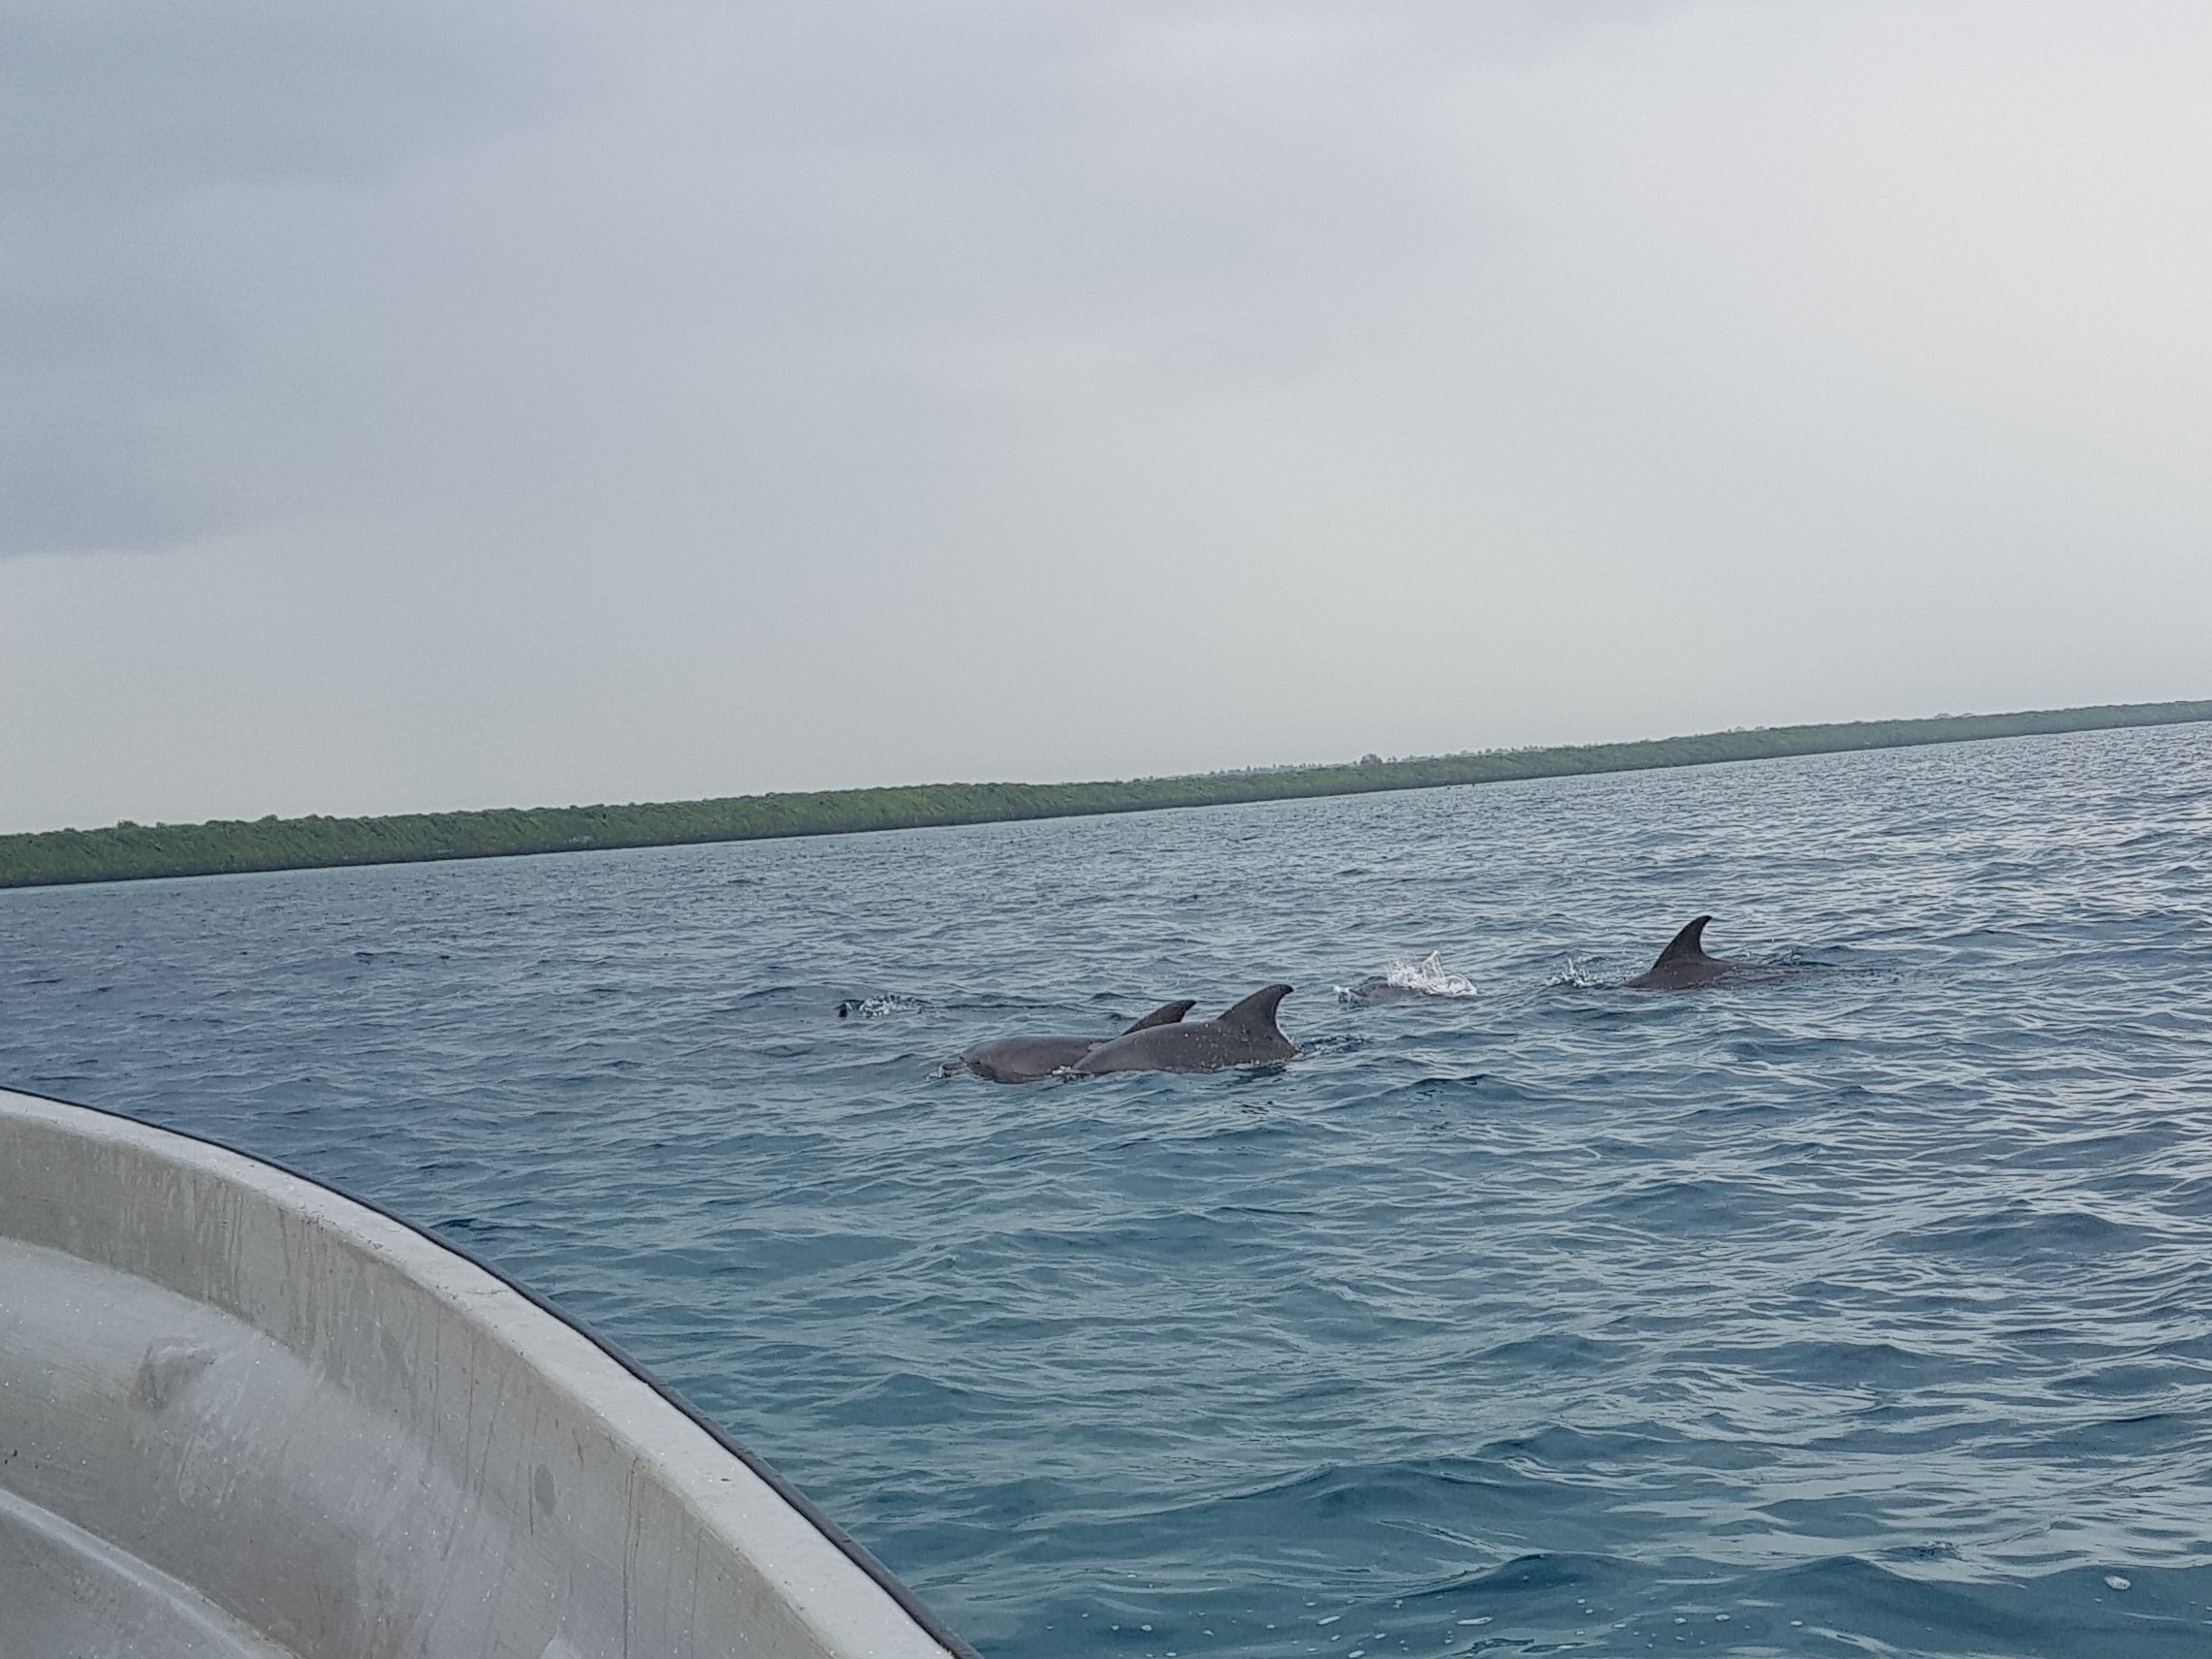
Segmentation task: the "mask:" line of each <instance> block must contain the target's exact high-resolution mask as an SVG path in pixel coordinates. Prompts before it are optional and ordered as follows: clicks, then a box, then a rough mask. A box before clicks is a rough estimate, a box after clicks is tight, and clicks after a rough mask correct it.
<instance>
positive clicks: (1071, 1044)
mask: <svg viewBox="0 0 2212 1659" xmlns="http://www.w3.org/2000/svg"><path fill="white" fill-rule="evenodd" d="M1196 1006H1197V1003H1196V1002H1195V1001H1188V1002H1181V1003H1162V1004H1161V1005H1159V1006H1158V1007H1156V1008H1154V1009H1153V1011H1152V1012H1151V1013H1149V1014H1147V1015H1145V1017H1144V1018H1143V1019H1141V1020H1139V1021H1137V1023H1136V1024H1135V1025H1133V1026H1131V1027H1129V1028H1128V1030H1127V1031H1124V1032H1122V1034H1121V1037H1127V1036H1129V1035H1130V1033H1131V1032H1140V1031H1151V1030H1153V1029H1154V1028H1155V1027H1158V1026H1169V1025H1174V1024H1175V1023H1176V1022H1177V1021H1179V1020H1181V1019H1182V1018H1183V1016H1184V1015H1185V1014H1186V1013H1188V1012H1189V1011H1190V1010H1191V1009H1192V1008H1195V1007H1196ZM1121 1037H1112V1038H1109V1037H1000V1038H998V1039H997V1041H995V1042H979V1043H977V1044H976V1045H975V1046H974V1047H973V1048H971V1049H969V1050H967V1052H966V1053H964V1054H963V1055H962V1056H961V1057H960V1058H959V1059H958V1060H951V1061H947V1062H946V1063H945V1064H944V1065H943V1066H940V1067H938V1068H937V1075H938V1076H940V1077H953V1076H957V1075H959V1074H960V1073H961V1072H963V1071H966V1072H970V1073H972V1074H973V1075H975V1076H977V1077H984V1078H988V1079H989V1080H990V1081H992V1082H994V1083H1034V1082H1036V1081H1037V1080H1038V1079H1039V1078H1041V1077H1050V1076H1051V1075H1052V1074H1053V1073H1054V1072H1055V1071H1062V1070H1065V1069H1067V1068H1068V1067H1070V1066H1073V1065H1074V1064H1075V1063H1076V1062H1077V1061H1078V1060H1081V1059H1082V1058H1083V1057H1084V1056H1085V1055H1087V1054H1089V1053H1090V1051H1091V1050H1092V1049H1094V1048H1096V1047H1098V1046H1099V1045H1100V1044H1101V1043H1104V1042H1108V1041H1119V1040H1121Z"/></svg>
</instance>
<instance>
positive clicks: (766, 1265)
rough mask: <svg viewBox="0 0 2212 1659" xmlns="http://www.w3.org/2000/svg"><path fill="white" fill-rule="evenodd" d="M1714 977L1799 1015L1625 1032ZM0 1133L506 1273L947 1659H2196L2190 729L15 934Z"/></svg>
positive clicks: (1035, 830) (98, 921) (1682, 1018)
mask: <svg viewBox="0 0 2212 1659" xmlns="http://www.w3.org/2000/svg"><path fill="white" fill-rule="evenodd" d="M1708 910H1709V911H1712V912H1713V913H1714V914H1715V915H1716V916H1717V918H1718V919H1717V920H1716V921H1715V922H1714V923H1713V925H1712V928H1711V930H1710V932H1709V934H1708V940H1707V941H1708V944H1709V946H1710V947H1711V948H1713V949H1714V950H1715V951H1716V952H1718V953H1720V954H1722V955H1726V956H1732V957H1738V958H1743V959H1748V960H1753V961H1762V962H1770V963H1778V964H1784V965H1787V966H1789V967H1791V968H1792V969H1793V970H1794V972H1791V973H1787V974H1785V975H1782V976H1779V977H1777V978H1774V979H1772V980H1771V981H1764V982H1760V983H1756V984H1751V985H1745V986H1741V987H1737V988H1732V989H1722V990H1714V991H1704V992H1696V993H1684V994H1673V995H1666V994H1650V993H1637V992H1631V991H1627V990H1624V989H1621V988H1620V983H1621V981H1622V980H1623V979H1625V978H1627V977H1628V976H1630V975H1632V974H1634V973H1638V972H1640V971H1641V970H1642V969H1643V968H1644V967H1645V966H1646V965H1648V963H1649V962H1650V960H1651V958H1652V956H1653V955H1654V953H1656V951H1657V950H1658V948H1659V945H1660V944H1661V943H1663V942H1664V941H1665V940H1666V939H1667V937H1668V936H1669V935H1671V934H1672V933H1673V932H1674V930H1675V929H1676V928H1677V927H1678V926H1679V925H1680V924H1681V923H1682V922H1683V921H1684V920H1686V919H1688V918H1689V917H1690V916H1691V915H1692V914H1695V913H1698V912H1700V911H1708ZM1432 957H1433V958H1434V960H1433V961H1432V960H1430V959H1431V958H1432ZM1393 968H1396V969H1398V970H1399V971H1400V973H1399V976H1400V979H1401V982H1406V983H1413V982H1422V981H1426V982H1429V983H1432V984H1434V985H1436V986H1437V987H1438V988H1440V989H1443V990H1446V991H1448V992H1451V993H1454V994H1448V995H1438V996H1434V997H1428V998H1423V999H1420V1000H1417V1001H1413V1002H1406V1003H1391V1004H1383V1005H1363V1004H1357V1003H1351V1002H1345V1001H1343V1000H1340V999H1339V997H1338V996H1337V995H1336V988H1337V987H1339V986H1351V985H1355V984H1358V983H1359V982H1361V981H1363V980H1366V979H1369V978H1374V977H1379V976H1388V975H1389V974H1390V973H1391V971H1392V969H1393ZM1279 978H1280V979H1286V980H1288V981H1289V982H1291V983H1292V984H1294V985H1296V986H1297V987H1298V992H1297V994H1296V995H1294V996H1293V997H1292V998H1290V1000H1289V1001H1288V1002H1287V1003H1286V1004H1285V1005H1284V1010H1283V1025H1284V1028H1285V1030H1286V1031H1288V1032H1289V1033H1290V1035H1291V1036H1292V1037H1294V1038H1295V1039H1296V1040H1298V1041H1299V1042H1300V1043H1301V1044H1303V1045H1304V1046H1305V1048H1306V1049H1307V1050H1308V1052H1307V1054H1306V1055H1305V1056H1304V1057H1303V1058H1301V1059H1299V1060H1297V1061H1295V1062H1293V1063H1291V1064H1289V1065H1286V1066H1281V1067H1277V1068H1273V1069H1260V1070H1253V1071H1232V1072H1225V1073H1220V1074H1216V1075H1211V1076H1200V1077H1173V1076H1150V1075H1133V1076H1132V1075H1124V1076H1113V1077H1104V1078H1097V1079H1090V1080H1082V1081H1076V1080H1066V1081H1048V1082H1045V1083H1041V1084H1036V1085H1030V1086H1027V1087H1005V1086H999V1085H993V1084H989V1083H984V1082H980V1081H977V1080H975V1079H972V1078H964V1077H953V1078H938V1077H936V1076H934V1075H932V1073H933V1072H934V1070H935V1068H936V1067H937V1065H938V1063H939V1062H941V1061H943V1060H945V1059H946V1058H948V1057H950V1056H951V1055H953V1054H955V1053H957V1052H958V1051H959V1050H960V1049H961V1048H963V1047H964V1046H965V1045H967V1044H968V1043H971V1042H974V1041H977V1040H980V1039H982V1038H985V1037H993V1036H997V1035H1002V1034H1010V1033H1015V1032H1020V1031H1024V1030H1030V1031H1036V1030H1056V1029H1057V1030H1071V1031H1095V1032H1097V1033H1099V1034H1101V1035H1104V1034H1105V1033H1107V1032H1109V1031H1111V1030H1113V1029H1115V1028H1116V1027H1117V1026H1118V1024H1120V1023H1122V1022H1124V1021H1126V1020H1128V1019H1130V1018H1132V1017H1134V1016H1135V1015H1136V1014H1138V1013H1141V1012H1143V1011H1145V1010H1146V1009H1148V1008H1150V1007H1151V1006H1153V1005H1154V1004H1156V1003H1159V1002H1162V1001H1165V1000H1167V999H1168V998H1171V997H1177V996H1189V997H1196V998H1198V999H1200V1009H1199V1012H1200V1013H1201V1014H1204V1013H1210V1012H1213V1011H1216V1010H1217V1008H1218V1007H1220V1006H1221V1005H1225V1004H1226V1003H1228V1002H1230V1001H1232V1000H1234V999H1235V998H1238V997H1240V996H1242V995H1244V994H1245V993H1247V992H1248V991H1250V990H1252V989H1253V988H1255V987H1257V986H1259V985H1261V984H1264V983H1266V982H1268V981H1270V980H1273V979H1279ZM839 1005H843V1006H844V1008H845V1013H844V1015H843V1016H842V1017H840V1015H839V1013H838V1008H839ZM0 1081H5V1082H10V1083H14V1084H16V1085H19V1086H23V1087H28V1088H31V1089H34V1090H38V1091H42V1092H45V1093H48V1094H53V1095H58V1096H61V1097H64V1098H67V1099H75V1100H80V1101H88V1102H91V1103H95V1104H99V1105H105V1106H111V1107H118V1108H122V1109H125V1110H129V1111H133V1112H137V1113H140V1114H142V1115H143V1116H145V1117H148V1118H150V1119H153V1120H155V1121H157V1122H161V1123H165V1124H172V1125H175V1126H178V1127H181V1128H185V1129H190V1130H193V1131H197V1132H200V1133H207V1134H211V1135H214V1136H217V1137H219V1138H222V1139H225V1140H229V1141H231V1142H234V1143H236V1144H237V1145H240V1146H243V1147H245V1148H247V1149H249V1150H253V1151H258V1152H261V1153H264V1154H267V1155H269V1156H271V1157H274V1158H277V1159H280V1160H282V1161H284V1162H287V1163H290V1164H295V1165H297V1166H299V1167H301V1168H303V1169H305V1170H307V1171H309V1172H311V1173H313V1174H316V1175H318V1176H321V1177H323V1178H325V1179H328V1180H330V1181H332V1182H334V1183H337V1184H338V1185H341V1186H343V1187H346V1188H349V1189H351V1190H353V1191H355V1192H357V1193H360V1194H363V1195H364V1196H370V1197H373V1198H375V1199H377V1200H378V1201H380V1202H382V1203H384V1204H386V1205H388V1206H390V1207H392V1208H394V1209H395V1210H397V1211H398V1212H400V1213H401V1214H403V1215H406V1216H408V1217H409V1218H411V1219H413V1220H415V1221H417V1222H419V1223H421V1224H423V1225H425V1226H427V1227H429V1228H434V1229H436V1230H437V1231H439V1232H441V1233H443V1234H445V1235H447V1236H449V1237H451V1238H453V1239H456V1240H458V1241H459V1242H461V1243H464V1244H465V1245H467V1246H468V1247H469V1248H471V1249H472V1250H475V1251H477V1252H480V1253H481V1254H483V1255H485V1256H487V1257H489V1258H490V1259H491V1260H495V1261H497V1262H498V1263H500V1264H501V1265H502V1266H504V1267H506V1268H507V1269H509V1270H510V1271H512V1272H514V1273H515V1274H517V1275H519V1276H520V1277H521V1278H522V1279H524V1280H525V1281H527V1282H528V1283H530V1284H531V1285H533V1286H535V1287H537V1288H538V1289H540V1290H542V1291H544V1292H547V1293H549V1294H550V1295H552V1296H553V1297H554V1298H555V1299H557V1300H558V1301H559V1302H561V1303H562V1304H563V1305H564V1306H565V1307H567V1308H569V1309H570V1310H572V1311H573V1312H575V1313H576V1314H578V1315H579V1316H581V1317H582V1318H584V1319H585V1321H587V1322H589V1323H590V1324H594V1325H596V1326H597V1327H599V1328H600V1329H602V1330H604V1331H606V1332H607V1333H608V1334H609V1335H611V1336H612V1337H614V1338H615V1339H616V1341H618V1342H620V1343H621V1344H623V1345H624V1346H625V1347H627V1348H628V1349H629V1350H630V1351H631V1352H632V1353H634V1354H636V1355H637V1356H639V1357H640V1358H642V1359H643V1360H645V1361H646V1362H647V1363H648V1364H649V1365H651V1366H652V1367H653V1368H654V1369H655V1370H656V1371H658V1372H659V1374H660V1375H662V1376H663V1377H664V1378H666V1379H667V1380H668V1381H670V1382H671V1383H672V1384H674V1385H675V1386H676V1387H677V1388H679V1389H680V1390H682V1391H683V1392H684V1393H685V1394H686V1395H687V1396H688V1397H689V1398H691V1399H692V1400H693V1401H695V1402H696V1403H697V1404H699V1405H700V1406H701V1407H703V1408H704V1409H706V1410H707V1411H709V1412H711V1414H713V1415H714V1416H715V1417H716V1418H717V1419H718V1420H721V1421H722V1422H724V1423H725V1424H727V1425H728V1426H729V1428H730V1429H731V1430H732V1431H733V1432H734V1433H736V1434H737V1435H738V1436H739V1437H740V1438H742V1439H743V1440H744V1441H746V1442H747V1443H748V1444H750V1445H751V1446H753V1447H754V1448H755V1449H757V1450H758V1451H760V1452H762V1453H763V1454H764V1455H766V1456H767V1457H768V1458H769V1459H770V1460H771V1461H773V1462H774V1463H775V1464H776V1465H777V1467H779V1468H780V1469H781V1470H782V1471H783V1472H784V1473H785V1474H787V1475H788V1476H790V1477H791V1478H792V1479H793V1480H794V1481H796V1482H797V1483H798V1484H800V1485H802V1486H803V1487H805V1488H806V1490H807V1491H808V1492H809V1493H810V1494H811V1495H812V1496H814V1497H815V1498H816V1499H817V1500H818V1501H819V1502H821V1503H822V1504H823V1505H824V1507H825V1508H827V1509H828V1510H829V1512H830V1513H831V1514H832V1515H836V1516H837V1517H838V1519H839V1520H840V1521H842V1522H843V1523H844V1524H845V1525H846V1526H848V1527H849V1528H850V1529H851V1530H852V1531H853V1532H854V1533H855V1534H857V1535H858V1536H859V1537H860V1538H861V1539H862V1541H863V1542H865V1543H866V1544H868V1545H869V1547H870V1548H872V1549H873V1550H874V1551H875V1552H876V1553H878V1554H879V1555H881V1556H882V1557H883V1558H884V1560H885V1561H887V1562H888V1563H889V1564H890V1565H891V1566H892V1567H893V1569H894V1570H896V1571H897V1572H898V1573H900V1574H901V1577H903V1578H904V1579H906V1580H907V1581H908V1582H909V1583H910V1584H912V1585H913V1586H914V1587H915V1588H916V1589H917V1590H918V1591H919V1592H920V1593H921V1594H922V1595H923V1596H924V1598H925V1599H927V1600H928V1601H930V1602H931V1603H932V1606H934V1607H936V1608H937V1609H938V1610H939V1611H941V1612H943V1613H944V1614H945V1615H946V1616H947V1618H948V1619H949V1620H950V1621H951V1622H952V1623H953V1624H954V1625H955V1626H956V1627H957V1628H959V1629H961V1630H962V1631H964V1633H965V1634H966V1635H967V1636H968V1637H969V1639H970V1640H971V1641H973V1642H974V1643H976V1644H977V1645H978V1646H979V1647H981V1648H982V1650H983V1651H984V1652H985V1653H986V1654H987V1655H989V1656H990V1659H1045V1656H1047V1655H1074V1656H1090V1655H1098V1656H1103V1655H1115V1656H1126V1659H1160V1656H1164V1655H1175V1656H1177V1659H1199V1656H1207V1659H1228V1656H1232V1655H1235V1656H1243V1655H1306V1654H1313V1655H1327V1656H1331V1659H1371V1656H1372V1659H1381V1656H1383V1655H1398V1654H1408V1653H1410V1654H1427V1655H1440V1654H1463V1653H1501V1654H1518V1653H1538V1652H1541V1653H1552V1652H1574V1653H1594V1654H1612V1653H1646V1652H1654V1651H1656V1652H1662V1653H1664V1652H1687V1651H1693V1650H1694V1651H1703V1652H1711V1653H1742V1654H1821V1655H1846V1654H1931V1655H1945V1656H1965V1655H1985V1654H1988V1655H1994V1654H2005V1655H2061V1654H2064V1655H2073V1654H2081V1655H2099V1656H2102V1655H2132V1654H2160V1655H2164V1654H2175V1655H2180V1654H2189V1655H2198V1656H2201V1655H2205V1654H2208V1653H2212V727H2206V726H2190V727H2173V728H2166V729H2161V730H2148V731H2135V732H2124V733H2102V734H2089V735H2081V736H2072V737H2063V738H2037V739H2025V740H2015V741H2009V742H2001V743H1989V744H1976V745H1964V746H1955V747H1945V748H1936V749H1922V750H1899V751H1889V752H1882V753H1868V754H1853V755H1840V756H1827V757H1820V758H1813V759H1802V760H1790V761H1778V762H1762V763H1755V764H1746V765H1735V766H1727V767H1714V768H1700V769H1693V770H1684V771H1669V772H1659V773H1648V774H1641V775H1627V776H1614V777H1603V778H1588V779H1571V780H1560V781H1551V782H1529V783H1515V784H1501V785H1491V786H1487V787H1481V788H1471V789H1445V790H1435V791H1426V792H1420V793H1408V794H1398V795H1377V796H1368V797H1363V798H1355V799H1347V800H1335V801H1318V802H1300V803H1287V804H1280V805H1272V806H1264V807H1243V808H1225V809H1215V810H1208V811H1201V812H1190V813H1180V814H1148V815H1140V816H1130V817H1118V818H1104V819H1088V820H1076V821H1068V822H1059V823H1044V824H1013V825H994V826H984V827H977V828H968V829H957V830H936V831H918V832H909V833H902V834H890V835H875V836H862V837H852V838H845V839H836V840H820V841H801V842H783V843H757V844H752V845H723V846H708V847H691V848H675V849H660V850H650V851H638V852H626V853H599V854H585V855H577V856H566V857H548V858H536V859H518V860H499V861H488V862H482V863H462V864H443V865H425V866H414V867H402V868H393V869H380V870H352V871H332V872H316V873H302V874H292V875H279V876H261V877H232V878H222V879H210V880H198V881H179V882H162V883H143V884H134V885H124V886H113V887H87V888H77V889H56V890H46V891H29V892H12V893H0Z"/></svg>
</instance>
